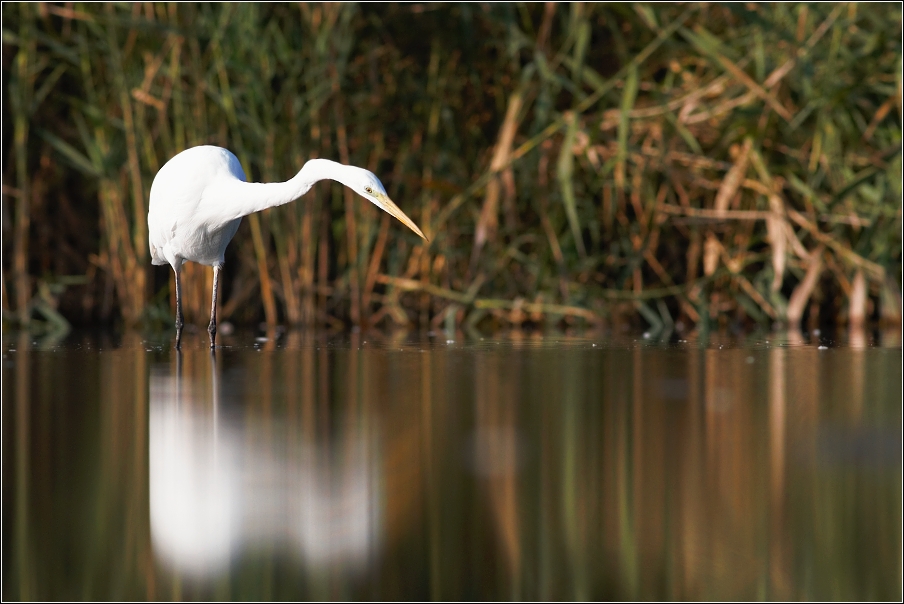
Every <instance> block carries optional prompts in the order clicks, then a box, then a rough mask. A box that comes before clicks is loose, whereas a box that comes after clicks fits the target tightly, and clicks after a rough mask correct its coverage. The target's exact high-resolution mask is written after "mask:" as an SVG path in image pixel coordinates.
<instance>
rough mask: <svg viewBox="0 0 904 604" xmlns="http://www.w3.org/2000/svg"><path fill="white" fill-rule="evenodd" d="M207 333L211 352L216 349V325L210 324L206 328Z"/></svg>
mask: <svg viewBox="0 0 904 604" xmlns="http://www.w3.org/2000/svg"><path fill="white" fill-rule="evenodd" d="M207 333H208V334H210V349H211V350H213V349H214V348H216V347H217V325H216V323H211V324H210V325H208V326H207Z"/></svg>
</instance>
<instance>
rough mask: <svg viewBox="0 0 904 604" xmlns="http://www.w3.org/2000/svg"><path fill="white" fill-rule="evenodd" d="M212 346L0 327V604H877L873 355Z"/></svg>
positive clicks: (879, 550)
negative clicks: (801, 602)
mask: <svg viewBox="0 0 904 604" xmlns="http://www.w3.org/2000/svg"><path fill="white" fill-rule="evenodd" d="M222 343H223V344H225V346H224V347H223V348H220V349H218V350H217V351H216V353H215V354H213V355H211V353H210V352H209V351H208V350H207V349H206V348H205V345H204V340H203V339H202V338H201V336H200V335H198V336H194V337H189V338H188V342H187V344H186V347H185V349H184V350H183V351H182V352H181V353H177V352H175V351H173V350H172V349H171V348H170V346H171V342H170V341H169V339H168V338H167V337H166V336H160V337H158V338H151V339H148V337H147V336H142V335H139V334H134V333H132V334H126V335H123V336H117V337H94V336H70V337H69V338H67V339H66V340H64V341H62V342H41V341H40V340H36V339H34V338H31V337H29V336H27V335H18V336H17V335H12V336H9V335H7V336H4V339H3V390H2V393H3V416H2V420H3V597H4V599H15V600H23V599H25V600H60V599H90V600H111V599H112V600H119V599H125V600H144V599H155V600H175V599H189V600H192V599H216V600H230V599H251V600H266V599H353V600H355V599H371V600H396V599H413V598H417V599H442V600H453V601H454V600H460V599H522V600H523V599H527V600H529V599H543V600H558V599H644V600H658V599H691V600H722V599H727V600H737V599H742V600H749V599H775V600H781V599H836V600H838V599H840V600H859V599H892V600H897V599H900V597H901V564H902V559H901V552H902V537H901V535H902V532H901V531H902V523H901V518H902V475H901V468H902V466H901V461H902V431H901V419H902V406H901V395H902V372H901V366H902V354H901V347H900V340H899V339H894V338H893V339H892V340H891V343H890V344H889V343H887V342H886V345H884V346H883V345H881V344H882V342H881V341H880V342H878V343H871V342H867V341H865V340H864V341H853V342H850V343H843V344H840V343H837V342H830V341H824V340H821V339H819V338H814V337H807V338H804V337H802V336H796V337H788V336H779V335H774V334H767V335H764V336H750V337H746V338H721V339H720V338H718V337H713V338H711V339H709V340H708V341H700V340H694V341H681V340H675V339H673V340H672V341H671V342H669V343H652V342H650V341H649V340H648V339H644V338H642V337H637V338H630V337H624V338H615V339H613V338H612V337H610V336H602V335H593V336H581V337H577V336H546V337H542V336H529V335H523V334H512V335H508V336H504V337H498V338H483V339H481V338H465V337H463V336H461V334H458V335H455V336H451V337H446V336H444V335H442V334H437V335H434V336H413V335H405V334H398V335H392V334H390V335H386V334H363V333H362V334H352V335H346V336H341V337H328V336H322V335H314V334H307V333H303V332H290V333H287V334H283V335H281V336H280V337H279V338H273V337H270V338H255V337H254V335H253V334H251V335H236V336H233V337H232V338H223V342H222ZM851 344H853V345H851Z"/></svg>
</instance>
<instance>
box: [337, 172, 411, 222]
mask: <svg viewBox="0 0 904 604" xmlns="http://www.w3.org/2000/svg"><path fill="white" fill-rule="evenodd" d="M347 167H348V168H349V169H350V170H351V177H350V178H349V179H348V181H346V183H345V184H346V185H348V187H349V188H351V189H352V190H353V191H354V192H355V193H357V194H358V195H360V196H361V197H363V198H364V199H366V200H368V201H369V202H371V203H372V204H374V205H375V206H377V207H378V208H380V209H381V210H383V211H385V212H388V213H389V214H392V215H393V216H395V217H396V218H398V219H399V220H400V221H401V222H402V224H404V225H405V226H407V227H408V228H409V229H411V230H412V231H414V232H415V233H417V234H418V235H420V236H421V238H423V239H427V238H426V237H424V234H423V233H422V232H421V230H420V229H419V228H418V227H417V225H416V224H414V221H413V220H411V219H410V218H408V216H406V215H405V212H403V211H402V210H400V209H399V207H398V206H397V205H396V204H395V203H394V202H393V201H392V200H391V199H390V198H389V195H387V194H386V189H385V188H383V183H381V182H380V179H379V178H377V177H376V176H375V175H374V173H373V172H370V171H368V170H365V169H363V168H357V167H355V166H347Z"/></svg>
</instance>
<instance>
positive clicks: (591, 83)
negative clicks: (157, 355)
mask: <svg viewBox="0 0 904 604" xmlns="http://www.w3.org/2000/svg"><path fill="white" fill-rule="evenodd" d="M2 16H3V57H2V61H3V63H2V64H3V134H2V136H3V162H4V163H3V208H2V229H3V242H2V252H3V280H2V308H3V322H4V325H7V326H8V325H12V324H16V323H18V324H20V325H27V326H29V327H30V328H32V329H40V328H53V327H54V326H60V325H64V324H67V323H82V324H84V323H96V322H107V323H109V322H120V321H121V322H124V323H126V324H139V323H145V324H157V325H164V324H169V323H171V322H172V291H171V282H172V279H171V271H169V270H168V269H166V268H165V267H152V266H151V265H150V261H149V254H148V245H147V227H146V214H147V196H148V191H149V189H150V184H151V181H152V179H153V177H154V174H155V173H156V171H157V170H158V169H159V168H160V166H161V165H162V164H163V163H164V162H165V161H166V160H168V159H169V158H170V157H172V156H173V155H175V154H176V153H177V152H179V151H181V150H182V149H185V148H187V147H190V146H193V145H199V144H216V145H221V146H224V147H227V148H229V149H231V150H232V151H233V152H234V153H235V154H236V155H237V156H238V158H239V159H240V160H241V162H242V164H243V165H244V167H245V171H246V173H247V174H248V175H249V178H250V179H252V180H256V181H277V180H285V179H287V178H289V177H291V176H292V175H294V174H295V172H297V170H298V169H299V168H300V167H301V165H302V164H303V163H304V161H306V160H307V159H308V158H311V157H329V158H333V159H336V160H339V161H341V162H343V163H352V164H356V165H360V166H364V167H367V168H368V169H370V170H372V171H374V172H375V173H377V174H378V176H380V177H381V179H382V180H383V182H384V184H385V185H386V187H387V190H388V192H389V193H390V196H391V197H392V198H393V199H395V200H396V201H397V203H398V204H399V206H400V207H401V208H402V209H403V210H404V211H405V212H406V213H407V214H408V215H409V216H411V217H412V218H413V219H414V220H415V222H417V223H418V224H419V225H420V226H421V228H422V229H423V230H424V232H425V233H426V234H427V236H428V237H429V239H430V242H429V243H427V244H424V243H422V242H421V241H420V240H419V239H418V238H417V237H416V236H415V235H414V234H413V233H410V232H407V230H406V229H404V228H401V227H400V225H399V224H396V223H395V222H393V221H391V220H390V219H389V217H388V216H387V215H385V214H382V213H380V212H379V211H378V210H376V208H373V207H370V206H369V205H368V204H366V202H364V201H363V200H360V199H358V198H356V197H355V196H354V195H353V194H351V193H350V192H349V191H347V190H344V189H343V188H342V187H341V186H339V185H331V184H328V183H326V184H321V185H318V187H317V188H316V189H315V191H313V192H312V193H310V194H308V195H307V196H306V197H304V198H303V199H302V200H301V201H299V202H297V203H293V204H289V205H287V206H283V207H280V208H276V209H273V210H269V211H266V212H262V213H260V214H258V215H253V216H250V217H249V218H248V219H247V220H245V221H243V224H242V227H241V229H240V230H239V233H238V234H237V236H236V238H235V239H234V241H233V243H232V245H231V246H230V248H229V250H228V251H227V267H226V271H225V272H224V277H223V283H222V284H221V287H222V288H223V289H222V290H221V299H222V300H223V302H222V308H221V315H220V316H221V318H222V319H228V320H231V321H233V322H235V323H249V322H251V323H253V322H260V321H266V322H267V323H268V324H270V325H275V324H324V323H330V324H336V325H338V324H340V323H342V324H348V323H354V324H365V325H376V324H385V323H399V324H415V325H419V326H421V327H427V326H430V325H432V326H445V327H454V326H461V325H465V326H481V327H492V326H494V325H495V326H506V325H510V324H511V325H521V324H524V323H528V324H531V323H533V324H542V325H551V324H556V325H562V324H565V325H568V324H588V323H589V324H610V325H611V324H619V323H628V324H634V325H636V326H646V325H647V324H649V325H650V326H652V327H654V328H658V327H662V326H664V325H670V324H673V323H679V322H680V324H681V325H683V326H686V327H692V326H700V327H706V326H709V325H715V324H722V325H733V326H746V325H749V324H751V323H753V322H762V323H770V322H776V321H780V322H781V321H786V322H788V323H790V324H791V325H797V324H798V323H800V321H801V320H804V321H805V322H807V323H808V324H809V325H810V326H821V325H835V324H839V323H843V322H852V323H860V322H864V321H876V320H881V321H885V322H888V323H899V322H900V318H901V283H902V268H901V230H902V222H901V208H902V164H901V124H902V103H901V91H902V75H901V72H902V48H901V36H902V31H901V5H900V4H899V3H890V4H857V3H850V4H831V3H826V4H797V5H795V4H761V3H745V4H728V5H715V4H644V3H637V4H582V3H574V4H553V3H547V4H496V3H494V4H399V5H396V4H376V5H372V4H367V5H353V4H300V5H295V4H293V5H288V4H267V5H263V4H254V3H249V4H211V5H206V4H205V5H201V4H193V3H188V4H176V3H168V4H162V3H161V4H158V3H134V4H125V3H124V4H79V3H36V4H4V5H3V15H2ZM210 273H211V271H210V269H209V268H207V267H201V266H196V265H193V264H189V265H186V272H185V277H184V281H183V283H184V287H185V289H186V295H185V303H186V307H185V310H186V320H187V321H188V322H192V321H194V322H198V323H206V314H207V305H208V304H209V288H210V283H211V278H212V277H211V274H210Z"/></svg>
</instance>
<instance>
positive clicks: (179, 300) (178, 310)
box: [173, 267, 182, 350]
mask: <svg viewBox="0 0 904 604" xmlns="http://www.w3.org/2000/svg"><path fill="white" fill-rule="evenodd" d="M173 272H174V273H176V350H179V349H180V348H181V347H182V284H181V283H180V279H179V273H180V271H179V269H178V268H176V267H173Z"/></svg>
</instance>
